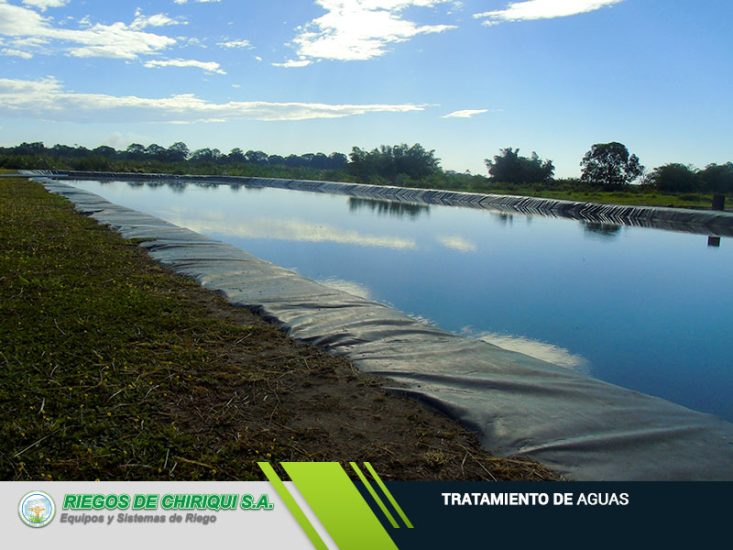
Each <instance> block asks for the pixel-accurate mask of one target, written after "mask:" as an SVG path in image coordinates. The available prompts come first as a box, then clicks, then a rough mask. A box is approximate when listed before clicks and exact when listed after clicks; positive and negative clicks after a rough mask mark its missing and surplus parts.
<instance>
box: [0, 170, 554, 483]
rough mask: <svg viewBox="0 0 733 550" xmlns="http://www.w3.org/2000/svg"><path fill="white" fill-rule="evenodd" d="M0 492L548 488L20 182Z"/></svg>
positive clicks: (7, 317) (8, 288) (439, 419)
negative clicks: (392, 481)
mask: <svg viewBox="0 0 733 550" xmlns="http://www.w3.org/2000/svg"><path fill="white" fill-rule="evenodd" d="M0 418H1V419H2V420H0V479H5V480H9V479H15V480H26V479H30V480H44V479H49V480H50V479H54V480H55V479H65V480H68V479H105V480H109V479H137V480H140V479H186V480H189V479H261V477H262V476H261V474H260V473H259V470H258V468H257V466H256V462H257V461H258V460H268V461H273V462H276V461H283V460H338V461H347V460H358V461H366V460H368V461H371V462H373V463H374V464H375V467H376V468H377V470H378V471H379V472H380V474H383V475H384V476H385V477H387V478H397V479H464V478H465V479H493V478H496V479H538V478H552V477H553V475H552V474H551V473H550V472H548V471H547V470H545V469H544V468H542V467H541V466H538V465H537V464H535V463H532V462H529V461H524V460H512V459H497V458H494V457H492V456H490V455H489V454H487V453H485V452H484V451H482V450H481V449H480V448H479V446H478V444H477V442H476V439H475V437H474V436H473V435H472V434H471V433H469V432H467V431H466V430H464V429H462V428H461V427H459V426H458V425H457V424H455V423H453V422H452V421H449V420H448V419H446V418H444V417H443V416H441V415H438V414H437V413H433V412H431V411H428V410H426V409H424V408H422V407H421V406H420V405H418V404H417V403H414V402H412V401H408V400H405V399H402V398H399V397H395V396H393V395H390V394H387V393H386V392H385V390H384V389H383V387H382V385H381V382H380V381H379V380H377V379H375V378H372V377H367V376H365V375H362V374H360V373H358V372H357V371H355V369H354V368H353V367H352V366H351V365H350V364H349V363H347V362H346V361H344V360H342V359H339V358H335V357H332V356H330V355H328V354H326V353H323V352H321V351H319V350H317V349H315V348H313V347H310V346H307V345H304V344H299V343H296V342H294V341H292V340H290V339H288V338H287V337H286V336H285V335H284V334H283V333H282V332H281V331H279V330H278V329H277V328H275V327H273V326H271V325H269V324H267V323H265V322H264V321H262V320H261V319H260V318H259V317H257V316H255V315H253V314H251V313H249V312H248V311H246V310H243V309H241V308H234V307H232V306H229V305H228V304H227V303H225V302H224V300H223V299H221V298H219V297H218V296H217V295H214V294H213V293H210V292H208V291H205V290H203V289H201V288H200V287H199V286H198V285H197V284H195V283H194V282H192V281H190V280H188V279H185V278H182V277H179V276H177V275H174V274H172V273H170V272H168V271H167V270H165V269H164V268H162V267H161V266H159V265H158V264H157V263H155V262H153V261H152V260H150V259H149V257H148V256H147V255H146V254H145V253H144V252H143V251H142V250H141V249H140V248H138V247H136V246H135V244H134V243H131V242H129V241H125V240H123V239H122V238H120V237H119V236H118V235H117V234H116V233H113V232H112V231H110V230H108V229H106V228H104V227H101V226H100V225H98V224H97V223H96V222H94V221H93V220H91V219H88V218H85V217H83V216H81V215H79V214H77V213H76V212H74V210H73V208H72V207H71V205H70V204H69V203H68V202H67V201H66V200H65V199H62V198H60V197H57V196H53V195H50V194H49V193H47V192H46V191H45V190H44V189H43V188H42V187H41V186H40V185H38V184H35V183H31V182H28V181H27V180H24V179H2V180H0Z"/></svg>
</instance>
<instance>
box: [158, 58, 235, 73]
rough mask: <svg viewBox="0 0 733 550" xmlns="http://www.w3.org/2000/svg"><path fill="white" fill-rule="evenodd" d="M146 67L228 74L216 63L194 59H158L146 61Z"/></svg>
mask: <svg viewBox="0 0 733 550" xmlns="http://www.w3.org/2000/svg"><path fill="white" fill-rule="evenodd" d="M144 66H145V67H147V68H148V69H155V68H159V67H180V68H188V67H192V68H194V69H201V70H203V71H206V72H207V73H216V74H227V73H226V72H225V71H224V70H223V69H222V68H221V65H219V64H218V63H217V62H215V61H196V60H194V59H163V60H158V59H156V60H153V61H146V62H145V63H144Z"/></svg>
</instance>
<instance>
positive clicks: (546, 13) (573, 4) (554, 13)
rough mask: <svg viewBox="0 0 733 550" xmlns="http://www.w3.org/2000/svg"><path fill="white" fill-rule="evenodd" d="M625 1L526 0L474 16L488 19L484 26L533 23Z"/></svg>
mask: <svg viewBox="0 0 733 550" xmlns="http://www.w3.org/2000/svg"><path fill="white" fill-rule="evenodd" d="M621 2H623V0H526V1H524V2H511V3H509V5H508V6H507V7H506V8H505V9H503V10H494V11H486V12H482V13H477V14H475V15H474V17H475V18H476V19H486V21H484V23H483V24H484V25H487V26H489V25H496V24H497V23H503V22H506V21H532V20H536V19H554V18H556V17H568V16H570V15H578V14H581V13H588V12H591V11H595V10H599V9H601V8H605V7H609V6H612V5H614V4H619V3H621Z"/></svg>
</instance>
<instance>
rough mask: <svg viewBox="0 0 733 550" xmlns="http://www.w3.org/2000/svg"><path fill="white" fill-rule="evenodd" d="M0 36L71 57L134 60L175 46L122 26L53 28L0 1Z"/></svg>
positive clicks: (36, 16)
mask: <svg viewBox="0 0 733 550" xmlns="http://www.w3.org/2000/svg"><path fill="white" fill-rule="evenodd" d="M0 35H4V36H7V37H10V38H11V39H12V40H13V44H12V45H13V46H14V47H16V48H17V47H18V45H19V44H20V42H21V41H25V42H26V43H30V42H35V44H36V45H40V44H44V45H48V44H51V43H58V44H61V45H62V47H63V48H64V51H65V52H66V53H67V54H69V55H72V56H74V57H110V58H120V59H136V58H138V57H139V56H141V55H149V54H153V53H157V52H160V51H162V50H164V49H166V48H168V47H170V46H172V45H174V44H175V43H176V41H175V40H174V39H173V38H170V37H167V36H162V35H158V34H153V33H150V32H142V31H141V30H136V29H134V28H132V26H128V25H126V24H124V23H119V22H118V23H112V24H110V25H104V24H100V23H97V24H91V23H89V24H88V25H83V28H79V29H68V28H65V27H55V26H54V25H53V22H52V20H51V19H48V18H46V17H43V16H42V15H40V14H39V13H37V12H35V11H33V10H31V9H28V8H24V7H22V6H16V5H12V4H8V3H7V1H6V0H0Z"/></svg>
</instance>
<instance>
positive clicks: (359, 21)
mask: <svg viewBox="0 0 733 550" xmlns="http://www.w3.org/2000/svg"><path fill="white" fill-rule="evenodd" d="M316 3H317V4H318V5H319V6H321V7H322V8H323V9H325V10H326V14H325V15H323V16H321V17H319V18H317V19H314V20H313V21H311V22H310V23H307V24H306V25H304V26H302V27H299V28H298V35H297V36H296V37H295V38H294V39H293V42H292V45H293V46H294V47H295V50H296V53H297V56H298V59H297V60H290V61H287V62H286V63H283V64H280V65H279V66H282V67H302V66H303V65H302V63H304V62H305V61H306V60H310V61H312V60H317V59H331V60H339V61H359V60H367V59H372V58H374V57H379V56H382V55H384V54H385V53H386V52H387V47H388V46H389V45H390V44H395V43H399V42H405V41H407V40H410V39H411V38H414V37H415V36H418V35H420V34H431V33H440V32H444V31H447V30H450V29H454V28H455V27H454V26H452V25H419V24H417V23H415V22H413V21H409V20H407V19H405V18H404V11H405V10H407V9H408V8H412V7H423V8H430V7H435V6H437V5H439V4H449V3H451V0H316Z"/></svg>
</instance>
